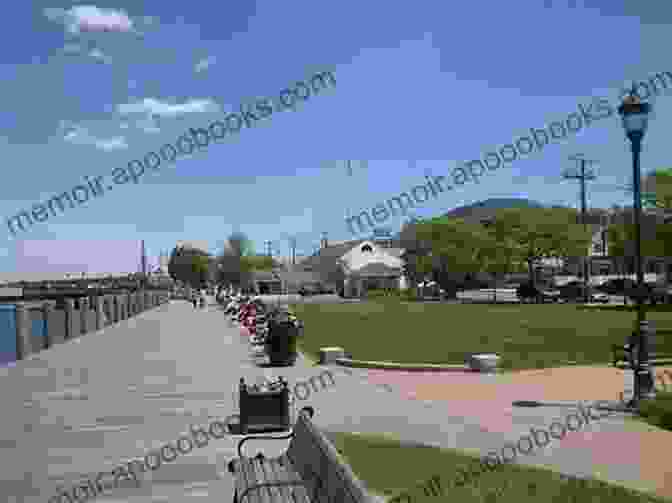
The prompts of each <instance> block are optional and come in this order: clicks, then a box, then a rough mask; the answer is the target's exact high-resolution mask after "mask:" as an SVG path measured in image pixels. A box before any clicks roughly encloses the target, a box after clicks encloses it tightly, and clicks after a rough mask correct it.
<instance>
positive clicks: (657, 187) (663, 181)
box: [642, 168, 672, 210]
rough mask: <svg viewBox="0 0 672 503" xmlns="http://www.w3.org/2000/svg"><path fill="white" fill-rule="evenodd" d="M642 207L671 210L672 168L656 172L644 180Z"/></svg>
mask: <svg viewBox="0 0 672 503" xmlns="http://www.w3.org/2000/svg"><path fill="white" fill-rule="evenodd" d="M642 206H644V207H645V208H659V209H663V210H672V168H667V169H659V170H656V171H654V172H652V173H650V174H648V175H647V176H646V177H645V178H644V181H643V183H642Z"/></svg>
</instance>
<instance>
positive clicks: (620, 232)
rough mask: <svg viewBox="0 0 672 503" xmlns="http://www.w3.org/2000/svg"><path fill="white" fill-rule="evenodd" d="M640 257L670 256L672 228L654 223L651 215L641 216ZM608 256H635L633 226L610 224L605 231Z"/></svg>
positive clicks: (658, 222)
mask: <svg viewBox="0 0 672 503" xmlns="http://www.w3.org/2000/svg"><path fill="white" fill-rule="evenodd" d="M640 229H641V235H642V240H641V242H642V255H643V256H645V257H669V256H672V226H671V225H670V224H664V223H662V222H660V221H656V219H655V217H653V216H651V215H643V218H642V222H641V227H640ZM607 239H608V242H609V255H611V256H614V257H634V256H635V249H634V243H635V226H634V225H633V224H612V225H610V226H609V228H608V229H607Z"/></svg>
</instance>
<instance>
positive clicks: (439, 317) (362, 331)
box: [294, 302, 672, 370]
mask: <svg viewBox="0 0 672 503" xmlns="http://www.w3.org/2000/svg"><path fill="white" fill-rule="evenodd" d="M294 309H295V312H296V314H297V316H298V317H299V318H301V319H302V320H303V321H304V323H305V327H306V328H305V333H306V336H305V338H303V339H302V340H301V341H300V345H301V349H302V350H303V351H305V352H307V353H308V354H311V355H312V356H313V357H314V358H318V357H319V349H320V348H321V347H327V346H340V347H343V348H344V349H345V350H346V351H347V352H349V353H352V355H353V358H355V359H358V360H383V361H392V362H399V363H434V364H461V363H464V357H465V355H466V354H467V353H475V352H494V353H497V354H499V355H500V356H501V357H502V359H501V367H502V368H504V369H511V370H513V369H538V368H547V367H554V366H562V365H567V364H568V362H574V363H576V364H582V365H589V364H602V365H604V364H607V363H608V362H609V361H610V360H611V352H610V351H611V345H612V344H623V343H624V342H625V340H626V338H627V336H629V335H630V333H631V331H632V327H633V321H634V314H633V313H629V312H625V311H597V310H585V309H581V308H580V307H579V306H577V305H571V304H560V305H552V304H540V305H534V304H510V305H505V304H502V305H495V304H420V303H400V302H396V303H390V302H361V303H351V304H298V305H295V306H294ZM647 318H648V319H649V320H653V321H654V322H657V323H656V325H657V326H659V327H663V328H672V312H649V313H648V314H647ZM661 333H664V331H661ZM654 351H657V352H660V353H667V354H672V336H670V335H667V336H658V337H656V339H655V346H654Z"/></svg>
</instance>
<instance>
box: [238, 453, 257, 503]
mask: <svg viewBox="0 0 672 503" xmlns="http://www.w3.org/2000/svg"><path fill="white" fill-rule="evenodd" d="M251 461H252V460H251V459H245V460H242V461H241V463H240V465H239V466H240V479H238V482H239V484H238V483H237V484H236V489H237V491H236V492H237V494H238V503H243V502H245V503H261V500H260V497H259V493H258V491H256V490H252V491H249V492H247V493H246V492H245V491H246V490H247V488H248V487H252V486H253V485H254V484H256V474H255V472H254V465H253V463H252V462H251Z"/></svg>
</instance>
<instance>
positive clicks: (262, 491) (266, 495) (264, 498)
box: [241, 459, 273, 503]
mask: <svg viewBox="0 0 672 503" xmlns="http://www.w3.org/2000/svg"><path fill="white" fill-rule="evenodd" d="M261 463H262V461H261V460H259V459H255V460H253V462H252V466H253V467H254V476H255V480H254V483H255V485H256V484H264V483H268V482H271V481H270V480H266V479H265V478H264V470H263V468H262V467H261ZM271 489H272V488H270V487H259V488H256V489H252V490H251V491H250V492H251V493H252V492H254V493H256V494H258V495H259V503H271V501H273V499H272V493H271ZM241 503H243V502H241Z"/></svg>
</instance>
